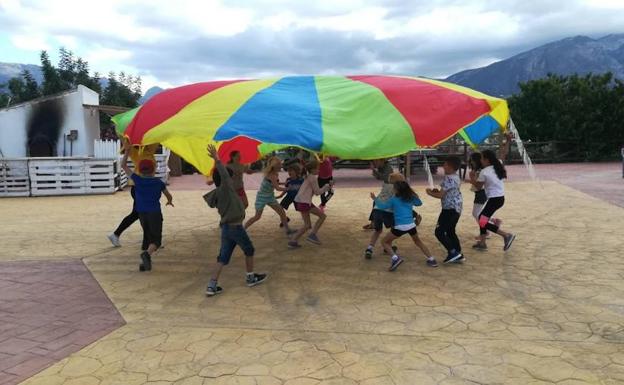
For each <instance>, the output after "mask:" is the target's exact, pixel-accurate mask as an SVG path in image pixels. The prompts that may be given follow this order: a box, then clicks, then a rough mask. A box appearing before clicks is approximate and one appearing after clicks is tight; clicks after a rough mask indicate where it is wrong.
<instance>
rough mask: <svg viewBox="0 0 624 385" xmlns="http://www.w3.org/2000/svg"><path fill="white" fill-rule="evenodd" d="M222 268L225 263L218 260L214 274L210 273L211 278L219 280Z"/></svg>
mask: <svg viewBox="0 0 624 385" xmlns="http://www.w3.org/2000/svg"><path fill="white" fill-rule="evenodd" d="M221 270H223V263H221V262H217V263H216V264H215V268H214V270H213V271H212V274H211V275H210V280H211V281H215V282H217V281H218V280H219V276H220V275H221Z"/></svg>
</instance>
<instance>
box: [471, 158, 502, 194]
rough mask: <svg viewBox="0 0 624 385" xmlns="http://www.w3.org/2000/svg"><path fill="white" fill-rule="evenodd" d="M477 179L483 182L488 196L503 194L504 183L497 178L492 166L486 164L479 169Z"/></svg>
mask: <svg viewBox="0 0 624 385" xmlns="http://www.w3.org/2000/svg"><path fill="white" fill-rule="evenodd" d="M477 181H479V182H484V183H485V185H484V188H485V195H487V197H488V198H497V197H502V196H505V185H504V184H503V181H502V180H501V179H498V176H497V175H496V171H494V166H487V167H486V168H484V169H483V170H481V172H480V173H479V177H478V178H477Z"/></svg>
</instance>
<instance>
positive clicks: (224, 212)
mask: <svg viewBox="0 0 624 385" xmlns="http://www.w3.org/2000/svg"><path fill="white" fill-rule="evenodd" d="M208 154H209V155H210V156H211V157H212V158H213V159H214V160H215V164H216V170H215V172H214V174H213V181H214V184H215V186H216V188H215V189H214V190H212V191H211V192H209V193H208V194H206V195H204V199H205V200H206V202H207V203H208V205H209V206H210V207H213V208H217V210H218V211H219V215H220V216H221V221H220V222H219V225H220V226H221V251H220V252H219V256H218V257H217V265H216V267H215V269H214V271H213V272H212V275H211V277H210V282H209V283H208V287H207V288H206V295H207V296H209V297H211V296H214V295H216V294H220V293H221V292H223V289H222V288H221V287H220V286H218V285H217V283H218V280H219V276H220V275H221V271H222V270H223V266H225V265H227V264H229V263H230V259H231V257H232V253H233V252H234V249H235V248H236V246H237V245H238V246H239V247H240V248H241V249H242V250H243V253H245V264H246V267H247V275H246V282H247V286H249V287H252V286H256V285H258V284H260V283H262V282H264V281H265V280H266V278H267V275H266V274H257V273H254V271H253V269H254V259H253V256H254V251H255V250H254V247H253V244H252V243H251V240H250V239H249V236H248V235H247V231H245V228H244V227H243V220H244V219H245V206H244V204H243V201H242V200H241V199H240V197H239V195H238V193H237V191H236V189H235V186H234V182H233V180H232V174H233V173H232V174H230V172H229V171H228V169H227V168H226V167H225V166H224V165H223V163H221V160H220V159H219V154H218V153H217V149H216V148H215V146H213V145H209V146H208Z"/></svg>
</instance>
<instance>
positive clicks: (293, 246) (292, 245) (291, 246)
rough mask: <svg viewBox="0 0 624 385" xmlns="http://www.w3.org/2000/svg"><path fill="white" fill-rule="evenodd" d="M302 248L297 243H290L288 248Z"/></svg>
mask: <svg viewBox="0 0 624 385" xmlns="http://www.w3.org/2000/svg"><path fill="white" fill-rule="evenodd" d="M300 247H301V245H300V244H299V243H297V242H296V241H290V242H288V248H289V249H298V248H300Z"/></svg>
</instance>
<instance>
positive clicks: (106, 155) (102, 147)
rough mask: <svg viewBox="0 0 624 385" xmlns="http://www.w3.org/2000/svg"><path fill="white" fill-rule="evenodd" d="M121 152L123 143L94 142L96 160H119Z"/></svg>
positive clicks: (110, 141)
mask: <svg viewBox="0 0 624 385" xmlns="http://www.w3.org/2000/svg"><path fill="white" fill-rule="evenodd" d="M120 152H121V141H119V140H100V139H96V140H94V141H93V155H94V156H93V157H94V158H95V159H117V158H118V157H119V154H120Z"/></svg>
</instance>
